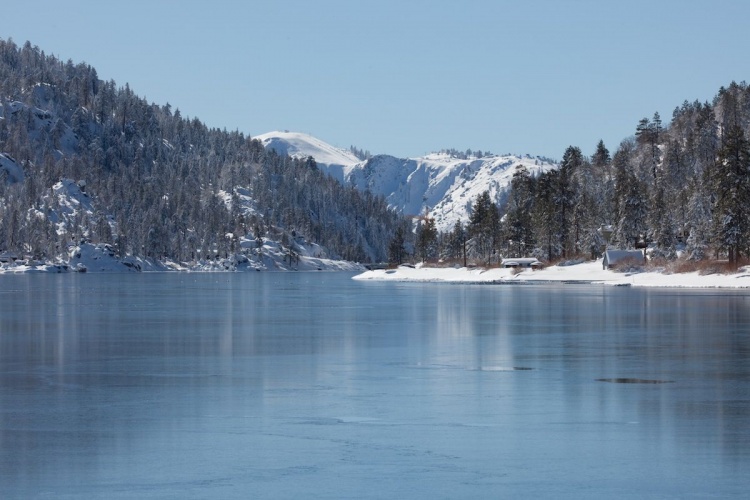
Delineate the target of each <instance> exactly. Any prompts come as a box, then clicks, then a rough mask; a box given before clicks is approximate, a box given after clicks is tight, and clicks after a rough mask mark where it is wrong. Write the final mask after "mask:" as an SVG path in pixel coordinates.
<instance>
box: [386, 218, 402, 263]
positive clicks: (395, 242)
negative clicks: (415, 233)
mask: <svg viewBox="0 0 750 500" xmlns="http://www.w3.org/2000/svg"><path fill="white" fill-rule="evenodd" d="M404 244H405V237H404V229H403V228H402V227H401V226H398V227H397V228H396V234H394V235H393V239H392V240H391V242H390V244H389V245H388V260H389V261H390V263H391V264H396V265H401V264H402V263H403V262H404V257H405V256H406V247H405V246H404Z"/></svg>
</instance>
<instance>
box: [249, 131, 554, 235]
mask: <svg viewBox="0 0 750 500" xmlns="http://www.w3.org/2000/svg"><path fill="white" fill-rule="evenodd" d="M256 139H259V140H261V141H262V142H263V144H264V146H265V147H266V148H270V149H273V150H275V151H276V152H278V153H279V154H289V155H291V156H294V157H298V158H306V157H308V156H312V157H313V158H314V159H315V161H316V162H317V163H318V166H319V168H321V170H323V171H325V172H327V173H328V174H329V175H331V176H333V177H334V178H336V179H338V180H339V181H340V182H343V183H347V184H351V185H354V186H356V187H357V188H358V189H360V190H363V191H364V190H369V191H370V192H372V193H374V194H378V195H382V196H383V197H385V199H386V200H387V201H388V203H389V205H390V206H391V207H393V208H394V209H396V210H398V211H400V212H401V213H403V214H405V215H419V214H424V213H425V212H428V213H429V214H430V216H431V217H433V218H434V219H435V223H436V226H437V227H438V229H440V230H441V231H448V230H450V229H451V228H452V226H453V224H455V222H456V220H460V221H462V222H464V223H465V222H466V221H467V220H468V218H469V212H470V206H471V203H472V202H473V201H474V200H475V199H476V198H477V196H478V195H479V194H481V193H482V192H483V191H485V190H489V192H490V195H491V196H492V197H493V199H495V200H496V201H501V200H502V197H503V196H504V193H505V192H507V190H508V189H509V186H510V183H511V180H512V179H513V174H514V173H515V172H516V170H517V169H518V168H520V167H525V168H526V169H527V170H528V171H529V173H530V174H531V175H539V174H541V173H543V172H546V171H549V170H552V169H554V168H557V165H556V164H554V163H552V162H550V161H549V160H546V159H543V158H538V157H533V156H530V155H524V156H515V155H503V156H496V155H491V156H483V157H481V158H477V157H473V156H469V157H467V158H458V157H456V156H453V155H450V154H448V153H432V154H429V155H425V156H423V157H418V158H396V157H394V156H389V155H378V156H374V157H372V158H370V159H369V160H367V161H360V160H358V159H357V158H356V157H355V156H354V155H353V154H351V153H350V152H348V151H344V150H341V149H338V148H335V147H334V146H331V145H329V144H326V143H325V142H323V141H321V140H320V139H317V138H315V137H312V136H310V135H307V134H300V133H294V132H271V133H268V134H263V135H261V136H258V137H256Z"/></svg>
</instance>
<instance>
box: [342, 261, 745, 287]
mask: <svg viewBox="0 0 750 500" xmlns="http://www.w3.org/2000/svg"><path fill="white" fill-rule="evenodd" d="M354 279H355V280H372V281H419V282H445V283H527V284H533V283H536V284H540V283H592V284H602V285H613V286H638V287H676V288H750V269H747V268H743V269H741V270H740V272H738V273H736V274H709V275H700V274H698V273H697V272H693V273H680V274H666V273H660V272H634V273H622V272H617V271H611V270H604V269H602V261H601V259H599V260H597V261H590V262H585V263H581V264H575V265H570V266H550V267H548V268H545V269H540V270H531V269H525V270H523V271H520V272H519V271H518V270H515V269H501V268H498V269H481V268H465V267H464V268H435V267H424V266H420V265H417V266H415V267H408V266H399V267H398V268H397V269H387V270H374V271H366V272H364V273H362V274H359V275H357V276H355V277H354Z"/></svg>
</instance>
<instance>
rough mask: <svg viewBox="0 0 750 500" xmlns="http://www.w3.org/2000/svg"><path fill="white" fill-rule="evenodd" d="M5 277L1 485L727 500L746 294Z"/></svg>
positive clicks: (153, 492)
mask: <svg viewBox="0 0 750 500" xmlns="http://www.w3.org/2000/svg"><path fill="white" fill-rule="evenodd" d="M350 277H351V275H350V274H344V273H252V274H138V275H136V274H133V275H130V274H128V275H119V274H117V275H101V274H100V275H96V274H83V275H78V274H75V275H25V276H8V275H6V276H1V277H0V497H2V498H3V499H15V498H23V499H26V498H55V499H66V498H107V499H112V498H114V499H117V498H180V499H185V498H224V499H228V498H519V497H524V498H576V499H578V498H638V499H641V498H728V497H744V496H745V495H746V494H747V491H748V489H750V292H747V291H691V290H679V291H670V290H649V289H630V288H622V287H602V286H580V285H558V286H544V285H536V286H491V285H445V284H443V285H439V284H404V283H377V282H375V283H371V282H356V281H353V280H351V279H349V278H350Z"/></svg>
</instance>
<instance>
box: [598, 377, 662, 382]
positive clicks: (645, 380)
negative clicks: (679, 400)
mask: <svg viewBox="0 0 750 500" xmlns="http://www.w3.org/2000/svg"><path fill="white" fill-rule="evenodd" d="M596 381H597V382H608V383H610V384H672V383H674V380H658V379H648V378H630V377H620V378H598V379H596Z"/></svg>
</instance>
